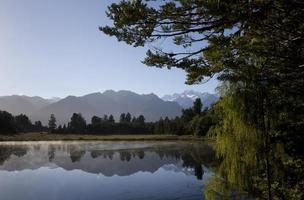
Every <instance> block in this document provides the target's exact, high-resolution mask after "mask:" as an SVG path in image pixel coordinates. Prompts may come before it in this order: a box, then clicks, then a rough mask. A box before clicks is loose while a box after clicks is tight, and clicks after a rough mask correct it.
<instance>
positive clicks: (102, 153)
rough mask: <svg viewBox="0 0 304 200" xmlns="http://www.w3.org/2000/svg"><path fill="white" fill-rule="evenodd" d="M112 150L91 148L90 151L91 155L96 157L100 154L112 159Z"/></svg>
mask: <svg viewBox="0 0 304 200" xmlns="http://www.w3.org/2000/svg"><path fill="white" fill-rule="evenodd" d="M113 155H114V151H109V150H93V151H91V157H92V158H93V159H94V158H98V157H99V156H102V157H103V158H105V159H107V158H109V159H110V160H112V159H113Z"/></svg>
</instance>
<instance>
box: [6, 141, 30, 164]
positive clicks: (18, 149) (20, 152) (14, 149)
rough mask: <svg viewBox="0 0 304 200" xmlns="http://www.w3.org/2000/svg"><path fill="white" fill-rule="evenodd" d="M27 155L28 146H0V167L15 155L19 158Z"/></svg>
mask: <svg viewBox="0 0 304 200" xmlns="http://www.w3.org/2000/svg"><path fill="white" fill-rule="evenodd" d="M26 153H27V147H26V146H13V145H7V146H0V165H3V163H4V162H5V161H6V160H7V159H9V158H10V157H11V155H15V156H17V157H22V156H24V155H25V154H26Z"/></svg>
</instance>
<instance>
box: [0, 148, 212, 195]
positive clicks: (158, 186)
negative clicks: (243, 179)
mask: <svg viewBox="0 0 304 200" xmlns="http://www.w3.org/2000/svg"><path fill="white" fill-rule="evenodd" d="M213 158H214V152H213V150H212V148H211V147H210V146H209V145H206V144H202V143H175V142H157V143H154V142H77V143H75V142H49V143H1V144H0V180H7V181H8V182H9V183H8V184H6V183H4V182H3V181H1V182H0V193H1V195H2V194H6V197H7V198H6V199H18V195H17V194H16V192H13V191H15V190H16V188H17V190H22V188H23V187H24V186H20V185H19V184H20V183H19V182H17V179H18V177H19V176H20V179H21V177H23V176H25V177H27V178H29V177H28V176H32V177H35V178H37V179H39V180H36V182H35V181H34V182H33V183H31V184H33V188H35V184H38V182H40V181H46V182H48V183H45V184H52V181H51V179H44V178H45V177H44V176H48V175H52V176H53V177H56V176H57V175H59V174H61V173H64V176H68V175H69V174H73V176H72V177H73V178H75V177H76V178H77V177H78V178H79V180H78V179H77V180H73V181H72V178H71V177H69V178H65V179H64V176H62V178H61V176H59V177H58V178H57V179H58V180H57V181H59V182H65V181H67V182H68V183H65V184H63V186H62V187H63V188H65V190H67V189H68V188H74V189H76V188H78V189H79V188H82V186H83V183H84V182H83V180H82V179H84V178H83V177H85V178H88V177H91V175H89V174H95V175H97V177H104V178H103V181H105V180H106V179H105V177H109V178H110V179H107V181H106V182H104V184H105V185H106V187H110V186H111V185H112V186H113V187H115V190H116V192H118V193H119V192H127V193H128V194H124V195H123V196H121V195H118V194H117V193H116V192H115V193H113V191H112V193H110V192H109V191H103V192H102V193H101V192H100V190H101V189H98V188H96V190H93V189H94V188H95V187H97V185H99V184H101V183H100V182H96V183H95V181H96V180H95V179H94V180H90V181H89V180H88V184H89V185H91V187H90V188H89V189H87V190H84V189H82V190H81V191H82V192H80V191H78V192H80V193H81V195H83V194H86V198H80V197H79V195H80V194H78V195H72V194H70V196H66V195H67V194H65V192H64V191H63V190H60V188H57V189H56V193H55V194H56V197H54V196H53V197H52V196H49V197H48V198H47V199H100V198H105V195H106V194H107V195H108V198H111V199H128V198H129V199H137V198H138V199H145V198H142V197H143V195H144V196H146V195H148V196H146V198H147V199H176V198H179V199H202V198H203V194H202V193H201V191H202V187H203V185H202V181H201V180H202V179H204V176H205V175H204V173H205V171H206V169H207V168H206V166H207V167H208V166H209V165H210V164H212V161H213ZM28 170H31V171H28ZM62 170H63V171H62ZM16 172H18V176H17V179H16ZM12 173H15V175H14V177H13V175H12ZM208 173H209V172H208ZM80 177H82V178H81V179H80ZM117 177H124V178H121V179H120V181H119V182H117V180H116V179H117ZM166 177H167V178H166ZM23 178H24V177H23ZM15 179H16V182H14V181H13V180H15ZM18 180H19V179H18ZM122 180H124V181H125V180H127V181H128V182H129V183H132V184H134V185H136V184H140V185H139V186H140V187H141V186H142V187H144V186H145V184H147V188H146V189H141V191H137V190H138V188H133V187H131V186H125V185H124V186H123V187H122V188H119V187H118V186H119V185H120V184H122ZM19 181H20V180H19ZM70 181H71V182H70ZM132 184H131V185H132ZM153 184H155V185H153ZM165 184H167V185H165ZM170 184H172V185H170ZM105 185H103V186H104V187H105ZM148 185H149V186H151V188H149V187H148ZM27 187H28V186H26V187H24V188H27ZM53 187H55V186H53ZM187 187H188V188H187ZM191 187H193V188H191ZM3 188H6V189H5V190H6V191H4V189H3ZM162 188H167V189H166V191H164V193H162V192H159V191H158V192H157V191H154V190H162ZM103 189H104V188H103ZM7 190H8V191H7ZM27 190H31V188H27ZM42 190H43V189H40V190H39V191H37V188H36V189H35V190H34V191H32V195H30V197H28V198H26V197H23V198H22V199H39V198H40V199H41V196H39V195H37V194H38V193H39V192H44V193H45V191H42ZM91 190H93V191H91ZM10 191H11V192H10ZM89 191H91V192H90V193H89ZM170 191H171V192H170ZM174 191H175V192H174ZM28 192H31V191H28ZM37 192H38V193H37ZM107 192H109V194H108V193H107ZM16 195H17V196H16ZM53 195H54V194H53ZM107 195H106V196H107ZM125 195H127V197H128V198H126V196H125ZM152 197H153V198H152ZM43 199H45V197H43Z"/></svg>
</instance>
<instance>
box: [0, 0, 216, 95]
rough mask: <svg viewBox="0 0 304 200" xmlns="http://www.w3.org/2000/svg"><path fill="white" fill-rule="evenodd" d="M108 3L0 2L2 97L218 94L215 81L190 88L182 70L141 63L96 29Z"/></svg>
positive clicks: (135, 52)
mask: <svg viewBox="0 0 304 200" xmlns="http://www.w3.org/2000/svg"><path fill="white" fill-rule="evenodd" d="M111 2H112V1H110V0H0V96H4V95H12V94H20V95H21V94H24V95H29V96H42V97H46V98H50V97H65V96H68V95H76V96H81V95H85V94H88V93H92V92H103V91H105V90H108V89H113V90H131V91H134V92H137V93H140V94H148V93H155V94H157V95H159V96H163V95H165V94H172V93H176V92H178V93H179V92H182V91H184V90H196V91H200V92H210V93H214V92H215V88H216V86H217V81H216V80H211V81H209V82H207V83H205V84H199V85H191V86H189V85H186V84H185V79H186V74H185V72H183V71H182V70H179V69H171V70H168V69H159V68H154V67H147V66H145V65H144V64H142V63H141V61H142V60H143V59H144V58H145V52H146V50H147V48H145V47H141V48H134V47H132V46H129V45H127V44H125V43H123V42H118V41H117V40H116V38H114V37H109V36H107V35H105V34H103V33H102V32H100V31H99V30H98V27H99V26H102V25H106V24H109V23H110V21H109V20H108V18H107V17H106V14H105V11H106V9H107V6H108V5H110V4H111Z"/></svg>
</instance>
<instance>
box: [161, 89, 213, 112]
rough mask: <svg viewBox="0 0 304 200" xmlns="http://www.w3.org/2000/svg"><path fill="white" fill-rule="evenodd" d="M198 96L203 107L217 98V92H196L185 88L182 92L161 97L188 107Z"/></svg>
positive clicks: (209, 104)
mask: <svg viewBox="0 0 304 200" xmlns="http://www.w3.org/2000/svg"><path fill="white" fill-rule="evenodd" d="M198 98H200V99H201V101H202V103H203V106H204V107H210V106H211V105H212V104H213V103H214V102H216V101H217V100H218V98H219V97H218V95H217V94H210V93H208V92H203V93H202V92H197V91H193V90H186V91H184V92H183V93H180V94H179V93H174V94H172V95H165V96H163V97H162V99H163V100H165V101H174V102H177V103H178V104H179V105H181V106H182V107H183V108H189V107H191V106H192V105H193V102H194V101H195V99H198Z"/></svg>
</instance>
